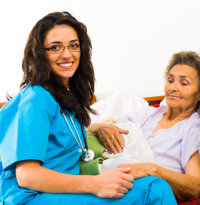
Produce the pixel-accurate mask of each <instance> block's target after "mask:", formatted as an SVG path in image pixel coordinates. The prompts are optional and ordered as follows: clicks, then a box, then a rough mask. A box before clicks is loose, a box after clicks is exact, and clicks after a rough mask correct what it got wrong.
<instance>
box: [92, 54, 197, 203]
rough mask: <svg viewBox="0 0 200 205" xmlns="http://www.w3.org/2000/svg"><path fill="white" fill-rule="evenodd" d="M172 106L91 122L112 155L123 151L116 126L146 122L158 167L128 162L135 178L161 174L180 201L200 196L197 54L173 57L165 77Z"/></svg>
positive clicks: (166, 88)
mask: <svg viewBox="0 0 200 205" xmlns="http://www.w3.org/2000/svg"><path fill="white" fill-rule="evenodd" d="M165 79H166V83H165V99H166V105H162V106H160V107H159V108H154V107H147V108H145V109H142V110H140V111H139V112H134V111H133V112H130V113H127V114H124V115H123V116H120V117H118V118H117V119H109V120H108V121H107V122H109V124H108V123H105V122H102V123H96V124H91V125H90V126H89V128H88V134H91V133H92V134H95V135H97V136H99V139H100V141H101V142H102V144H103V145H104V146H105V147H106V148H107V149H108V151H110V152H113V153H117V152H121V151H122V149H123V145H124V143H123V138H122V136H121V135H120V134H126V133H127V131H125V130H121V129H119V128H117V127H116V126H114V125H111V123H115V122H125V121H133V122H137V123H139V124H140V126H141V128H142V130H143V132H144V136H145V139H146V140H147V142H148V143H149V145H150V147H151V149H152V151H153V153H154V158H155V164H153V163H139V164H128V165H127V164H123V165H120V167H131V172H130V173H131V174H132V175H133V176H134V178H141V177H144V176H158V177H161V178H163V179H165V180H166V181H167V182H168V183H169V184H170V186H171V188H172V190H173V191H174V194H175V196H176V198H177V199H178V200H189V199H193V198H196V197H198V196H200V154H199V151H198V138H199V133H200V132H199V131H200V115H199V113H198V112H197V109H198V107H199V100H200V57H199V56H198V55H197V54H196V53H195V52H180V53H176V54H174V55H173V57H172V59H171V61H170V63H169V65H168V67H167V69H166V75H165Z"/></svg>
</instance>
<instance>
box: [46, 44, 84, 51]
mask: <svg viewBox="0 0 200 205" xmlns="http://www.w3.org/2000/svg"><path fill="white" fill-rule="evenodd" d="M65 48H67V49H69V50H70V52H80V51H81V48H80V44H78V43H75V44H71V45H69V46H64V45H62V44H56V45H52V46H50V47H48V48H44V49H45V50H47V51H49V52H50V53H52V54H58V53H62V52H63V51H64V50H65Z"/></svg>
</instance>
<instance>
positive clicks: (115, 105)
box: [0, 92, 200, 205]
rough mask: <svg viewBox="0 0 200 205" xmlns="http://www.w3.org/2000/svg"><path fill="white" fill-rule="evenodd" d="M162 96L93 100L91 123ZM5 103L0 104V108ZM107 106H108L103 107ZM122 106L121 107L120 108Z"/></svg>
mask: <svg viewBox="0 0 200 205" xmlns="http://www.w3.org/2000/svg"><path fill="white" fill-rule="evenodd" d="M163 99H164V96H162V95H161V96H153V97H144V98H139V97H138V96H136V95H134V94H130V93H128V92H123V93H116V94H113V95H111V96H109V97H107V98H105V99H98V97H96V96H95V97H94V98H93V105H92V107H93V108H94V109H96V110H97V112H98V113H99V114H98V115H97V117H96V116H93V115H91V119H92V122H95V121H99V120H101V119H104V118H105V116H106V115H108V116H109V117H115V116H116V115H118V114H120V113H124V112H128V111H129V110H131V109H132V108H133V106H134V109H136V110H137V109H140V108H141V107H143V106H154V107H158V106H160V103H162V101H163ZM5 103H6V102H0V107H2V106H3V105H4V104H5ZM105 105H109V106H105ZM122 105H123V106H122ZM1 172H2V164H1V161H0V174H1ZM178 205H200V197H199V198H197V199H195V200H192V201H186V202H178Z"/></svg>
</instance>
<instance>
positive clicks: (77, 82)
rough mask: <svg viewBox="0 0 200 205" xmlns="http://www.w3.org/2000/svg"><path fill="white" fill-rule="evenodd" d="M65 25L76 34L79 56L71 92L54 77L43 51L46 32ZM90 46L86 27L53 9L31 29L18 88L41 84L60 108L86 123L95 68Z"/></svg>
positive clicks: (88, 121)
mask: <svg viewBox="0 0 200 205" xmlns="http://www.w3.org/2000/svg"><path fill="white" fill-rule="evenodd" d="M62 24H66V25H69V26H71V27H73V28H74V29H75V30H76V32H77V34H78V37H79V41H80V46H81V57H80V63H79V66H78V69H77V70H76V72H75V74H74V75H73V77H72V78H70V80H69V88H70V91H68V89H67V88H66V86H64V84H63V83H62V82H61V80H60V79H59V78H58V76H56V75H55V74H54V73H53V72H52V69H51V67H50V65H49V63H48V60H47V56H46V53H45V50H44V40H45V37H46V34H47V32H48V31H49V30H50V29H52V28H53V27H54V26H55V25H62ZM91 50H92V45H91V41H90V38H89V36H88V34H87V28H86V26H85V25H84V24H83V23H81V22H79V21H78V20H77V19H75V18H74V17H73V16H72V15H71V14H70V13H68V12H66V11H65V12H54V13H50V14H48V15H46V16H45V17H44V18H42V19H41V20H39V21H38V22H37V23H36V25H35V26H34V28H33V29H32V31H31V33H30V35H29V38H28V41H27V44H26V47H25V50H24V58H23V62H22V68H23V71H24V76H23V80H22V83H21V85H20V88H21V89H23V88H24V87H25V86H27V85H28V84H30V85H36V84H39V85H42V86H43V87H44V88H46V89H47V90H48V91H49V92H51V93H52V95H53V96H54V97H55V99H56V101H57V102H58V103H59V104H60V106H61V107H62V108H66V109H68V110H69V111H72V112H75V113H76V115H77V117H78V118H79V120H80V122H81V123H82V124H83V125H85V126H88V125H89V123H90V117H89V114H88V111H90V112H92V113H95V111H94V110H92V109H91V108H90V104H91V101H92V97H93V95H94V80H95V78H94V69H93V65H92V62H91Z"/></svg>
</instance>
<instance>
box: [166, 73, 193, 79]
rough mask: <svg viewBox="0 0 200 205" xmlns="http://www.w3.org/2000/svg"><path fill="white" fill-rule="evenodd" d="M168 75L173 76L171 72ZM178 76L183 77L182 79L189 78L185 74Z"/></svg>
mask: <svg viewBox="0 0 200 205" xmlns="http://www.w3.org/2000/svg"><path fill="white" fill-rule="evenodd" d="M168 76H170V77H174V75H173V74H169V75H168ZM180 77H181V78H183V79H184V78H189V77H187V76H185V75H181V76H180Z"/></svg>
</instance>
